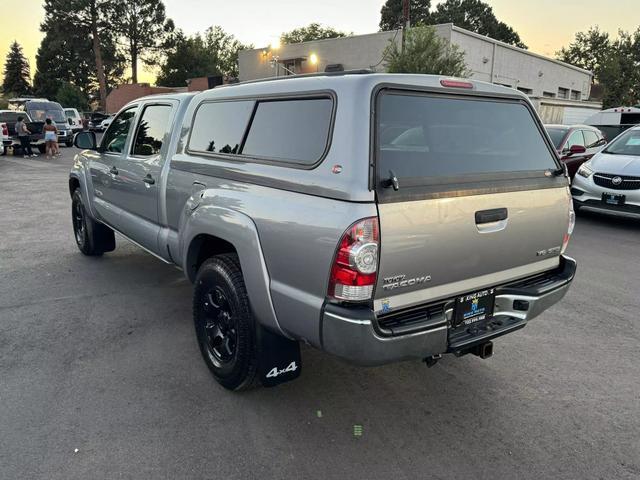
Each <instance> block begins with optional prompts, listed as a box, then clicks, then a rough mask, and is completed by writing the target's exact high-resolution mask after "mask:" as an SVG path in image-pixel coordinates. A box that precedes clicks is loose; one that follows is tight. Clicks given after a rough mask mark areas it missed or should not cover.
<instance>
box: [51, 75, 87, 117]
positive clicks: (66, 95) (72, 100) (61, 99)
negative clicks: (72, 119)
mask: <svg viewBox="0 0 640 480" xmlns="http://www.w3.org/2000/svg"><path fill="white" fill-rule="evenodd" d="M54 98H55V100H56V102H58V103H59V104H60V105H62V106H63V107H68V108H77V109H78V110H80V111H82V110H86V109H87V107H88V105H89V102H88V100H87V96H86V95H85V94H84V93H83V92H82V90H80V89H79V88H78V87H76V86H75V85H72V84H70V83H68V82H62V84H61V85H60V88H58V91H57V92H56V96H55V97H54Z"/></svg>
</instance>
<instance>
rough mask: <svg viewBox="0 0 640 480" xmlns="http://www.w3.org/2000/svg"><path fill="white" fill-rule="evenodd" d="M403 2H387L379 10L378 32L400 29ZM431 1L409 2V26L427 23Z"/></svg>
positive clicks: (416, 0)
mask: <svg viewBox="0 0 640 480" xmlns="http://www.w3.org/2000/svg"><path fill="white" fill-rule="evenodd" d="M402 2H403V0H387V1H386V3H385V4H384V5H383V6H382V9H381V10H380V30H381V31H386V30H395V29H396V28H400V27H402V19H403V16H402ZM430 8H431V0H409V19H410V24H411V25H419V24H426V23H429V9H430Z"/></svg>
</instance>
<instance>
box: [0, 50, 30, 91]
mask: <svg viewBox="0 0 640 480" xmlns="http://www.w3.org/2000/svg"><path fill="white" fill-rule="evenodd" d="M2 91H3V92H4V93H5V95H6V94H12V95H18V96H20V95H28V94H29V93H31V75H30V71H29V62H28V61H27V59H26V58H25V56H24V53H22V47H21V46H20V44H19V43H18V42H15V41H14V42H13V43H12V44H11V47H10V48H9V53H8V54H7V59H6V61H5V64H4V81H3V82H2Z"/></svg>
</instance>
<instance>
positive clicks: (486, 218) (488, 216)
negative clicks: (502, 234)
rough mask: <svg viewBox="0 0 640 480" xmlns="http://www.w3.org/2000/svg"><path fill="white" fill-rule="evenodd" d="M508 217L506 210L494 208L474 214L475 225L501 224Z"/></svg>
mask: <svg viewBox="0 0 640 480" xmlns="http://www.w3.org/2000/svg"><path fill="white" fill-rule="evenodd" d="M508 216H509V211H508V210H507V209H506V208H494V209H492V210H480V211H479V212H476V225H482V224H483V223H493V222H501V221H502V220H506V219H507V217H508Z"/></svg>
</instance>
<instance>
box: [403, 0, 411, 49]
mask: <svg viewBox="0 0 640 480" xmlns="http://www.w3.org/2000/svg"><path fill="white" fill-rule="evenodd" d="M409 1H410V0H402V51H403V52H404V41H405V34H406V32H407V28H409V27H410V26H411V18H410V15H411V11H410V7H409Z"/></svg>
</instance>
